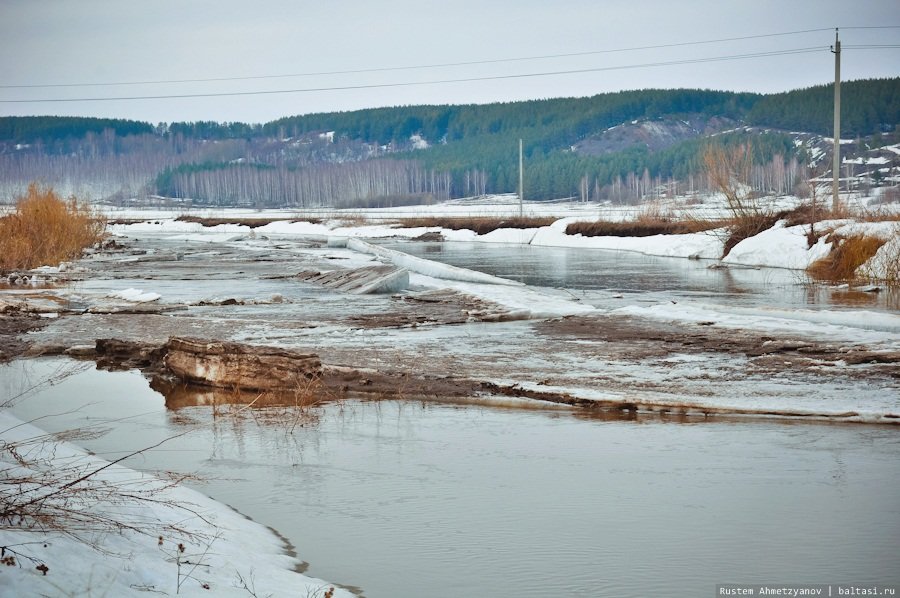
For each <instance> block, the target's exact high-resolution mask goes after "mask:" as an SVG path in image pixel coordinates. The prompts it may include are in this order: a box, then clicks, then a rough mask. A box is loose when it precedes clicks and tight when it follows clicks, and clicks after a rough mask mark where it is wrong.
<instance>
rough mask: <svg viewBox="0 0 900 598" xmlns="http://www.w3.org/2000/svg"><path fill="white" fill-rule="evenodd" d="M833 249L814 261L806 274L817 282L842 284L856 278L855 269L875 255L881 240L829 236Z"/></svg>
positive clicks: (858, 236)
mask: <svg viewBox="0 0 900 598" xmlns="http://www.w3.org/2000/svg"><path fill="white" fill-rule="evenodd" d="M831 241H832V242H833V243H835V244H836V245H835V247H834V248H833V249H832V250H831V253H829V254H828V255H827V256H826V257H824V258H822V259H820V260H816V261H815V262H814V263H813V264H812V265H810V267H809V268H807V272H809V275H810V276H812V277H813V278H815V279H817V280H826V281H829V282H844V281H849V280H853V279H854V278H856V269H857V268H859V267H860V266H862V265H863V264H864V263H866V261H867V260H868V259H869V258H871V257H872V256H873V255H875V254H876V253H877V252H878V250H879V249H880V248H881V246H882V245H884V244H885V241H884V240H883V239H878V238H876V237H864V236H862V235H854V236H852V237H837V236H836V235H832V236H831Z"/></svg>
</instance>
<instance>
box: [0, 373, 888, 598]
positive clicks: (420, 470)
mask: <svg viewBox="0 0 900 598" xmlns="http://www.w3.org/2000/svg"><path fill="white" fill-rule="evenodd" d="M66 363H70V362H68V361H67V360H59V359H53V360H38V361H33V360H32V361H28V362H17V363H14V364H11V365H7V366H4V367H3V368H2V370H0V380H2V381H3V382H4V386H3V389H4V390H6V391H7V392H9V389H10V388H11V386H15V383H14V382H13V381H38V380H41V379H43V378H45V377H47V376H48V375H49V374H50V373H51V372H54V371H57V368H58V367H60V366H61V365H64V364H66ZM98 389H103V390H102V394H101V393H98ZM15 413H16V414H17V415H18V416H20V417H21V418H23V419H27V418H30V417H33V416H37V415H40V414H45V413H65V415H62V416H58V417H53V418H49V419H43V420H41V425H42V426H44V427H45V428H47V429H49V430H62V429H67V428H71V427H76V426H85V425H86V426H96V427H100V428H105V429H108V433H107V434H106V435H104V436H102V437H100V438H98V439H95V440H92V441H90V442H88V443H86V446H87V447H88V448H89V449H91V450H93V451H95V452H96V453H97V454H99V455H101V456H103V457H105V458H107V459H112V458H115V457H118V456H120V455H122V454H124V453H126V452H127V451H131V450H134V449H136V448H140V447H142V446H149V445H151V444H153V443H156V442H158V441H160V440H162V439H164V438H167V437H170V436H173V435H175V434H178V433H181V432H183V431H188V430H189V431H190V433H189V434H187V435H186V436H183V437H180V438H176V439H173V440H171V441H170V442H168V443H167V444H165V445H163V446H162V447H160V448H159V449H157V450H154V451H152V452H149V453H146V454H143V455H141V456H140V457H139V458H138V459H136V460H133V462H131V463H130V465H131V466H132V467H136V468H140V469H163V468H165V469H175V470H177V471H180V472H190V473H198V474H200V475H201V476H203V477H204V478H206V480H207V483H205V484H201V485H199V486H197V487H198V488H199V489H200V490H201V491H203V492H204V493H208V494H209V495H211V496H213V497H214V498H216V499H218V500H220V501H223V502H225V503H227V504H229V505H231V506H233V507H234V508H236V509H238V510H239V511H240V512H242V513H244V514H246V515H248V516H250V517H252V518H253V519H255V520H257V521H259V522H262V523H264V524H267V525H271V526H273V527H275V528H276V529H277V530H278V531H279V532H280V533H282V534H283V535H285V536H286V537H287V539H288V540H289V541H290V542H291V543H292V544H293V545H294V547H295V549H296V551H297V552H298V554H299V555H300V556H301V558H303V559H304V560H306V561H308V562H309V563H310V567H309V573H310V574H311V575H315V576H318V577H323V578H325V579H329V580H331V581H333V582H336V583H341V584H343V585H345V586H353V587H356V588H358V589H359V590H360V591H361V593H362V594H363V595H365V596H366V597H368V598H386V597H399V598H403V597H410V598H411V597H418V596H435V597H448V598H449V597H454V596H463V595H482V594H483V595H493V596H534V597H538V596H548V595H560V596H565V595H572V596H610V595H615V596H624V597H635V598H636V597H640V596H648V595H666V596H676V597H681V596H684V597H689V596H706V595H709V596H712V595H713V593H714V588H715V585H716V584H718V583H757V582H759V583H762V582H769V581H772V580H781V581H784V580H794V579H798V580H805V581H807V582H810V583H829V582H838V581H839V582H850V581H854V580H855V581H859V582H862V581H863V580H879V582H880V583H888V582H893V583H896V582H898V581H900V576H898V574H897V570H896V554H897V550H898V549H900V501H898V500H897V498H898V496H900V436H898V434H897V431H896V429H895V427H894V426H877V425H874V426H873V425H859V424H821V423H803V422H795V421H777V420H768V421H765V420H746V419H743V420H742V419H740V418H737V419H727V418H726V419H721V418H720V419H718V420H716V421H715V422H714V423H709V422H704V421H703V420H702V419H701V420H696V419H693V420H692V419H687V420H681V423H679V420H678V419H677V418H666V417H660V416H655V415H648V416H634V417H632V418H630V419H627V418H623V417H604V418H601V419H594V418H591V417H589V416H586V415H584V414H580V415H579V414H578V413H577V412H572V411H568V410H566V411H560V410H551V411H547V410H522V409H511V408H500V407H491V406H485V405H482V406H477V405H468V406H462V405H450V404H438V403H433V402H422V401H411V400H401V401H385V402H363V401H355V400H350V401H343V402H339V403H332V404H326V405H321V406H319V407H316V408H314V409H311V410H308V411H306V412H304V413H303V414H297V413H296V412H293V411H286V410H285V409H282V408H277V407H270V408H267V409H255V410H240V407H228V406H220V407H219V408H218V409H217V410H214V409H213V408H212V407H211V406H194V407H191V406H181V407H179V408H178V409H170V408H167V406H166V400H165V398H164V397H163V396H161V395H159V394H157V393H155V392H154V391H152V390H150V388H149V386H148V383H147V380H146V379H145V378H144V377H143V376H141V375H140V374H138V373H136V372H119V373H109V372H99V371H94V370H93V369H92V368H88V369H82V370H80V371H79V372H78V373H76V374H75V375H72V376H70V377H68V378H66V379H65V380H64V381H63V382H62V383H61V384H59V385H57V386H53V387H51V388H47V389H45V390H42V391H41V392H39V393H38V394H37V395H35V396H33V397H31V398H29V399H28V400H27V401H23V402H21V403H20V404H19V405H18V407H17V408H16V409H15ZM684 421H687V422H689V423H684Z"/></svg>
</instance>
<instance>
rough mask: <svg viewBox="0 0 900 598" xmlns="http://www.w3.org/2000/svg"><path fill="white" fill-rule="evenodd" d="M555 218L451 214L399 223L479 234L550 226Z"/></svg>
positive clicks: (407, 219)
mask: <svg viewBox="0 0 900 598" xmlns="http://www.w3.org/2000/svg"><path fill="white" fill-rule="evenodd" d="M556 220H557V218H554V217H552V216H548V217H538V216H523V217H521V218H519V217H518V216H516V217H510V218H493V217H486V216H473V217H452V216H433V217H424V218H404V219H402V220H400V225H401V226H403V227H404V228H418V227H440V228H446V229H450V230H464V229H465V230H471V231H474V232H476V233H477V234H479V235H484V234H487V233H489V232H491V231H494V230H497V229H498V228H540V227H542V226H550V225H551V224H553V223H554V222H556Z"/></svg>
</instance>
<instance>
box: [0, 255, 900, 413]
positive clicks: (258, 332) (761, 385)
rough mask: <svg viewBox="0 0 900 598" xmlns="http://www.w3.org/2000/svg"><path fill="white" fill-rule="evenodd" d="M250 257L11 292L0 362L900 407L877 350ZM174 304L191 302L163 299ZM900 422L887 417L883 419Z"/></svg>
mask: <svg viewBox="0 0 900 598" xmlns="http://www.w3.org/2000/svg"><path fill="white" fill-rule="evenodd" d="M257 245H258V246H254V247H253V251H246V250H243V249H238V248H235V247H234V246H233V245H229V244H227V243H203V244H183V243H175V242H170V241H165V240H142V239H139V240H128V241H124V242H122V243H120V244H117V245H116V246H115V247H114V249H113V250H111V251H105V252H96V253H94V254H93V255H91V256H89V257H87V258H86V259H84V260H82V261H81V262H80V263H79V264H78V265H77V266H78V268H77V272H78V274H75V275H71V274H70V275H68V276H69V277H70V278H68V279H67V280H66V281H65V282H64V283H63V282H61V281H53V280H50V281H48V284H47V285H46V286H45V287H44V288H36V289H33V290H23V289H19V288H5V289H0V301H3V302H4V304H5V305H6V307H5V309H4V313H3V314H2V315H0V331H2V335H0V359H3V360H9V359H12V358H15V357H20V356H26V357H37V356H41V355H60V354H65V355H71V356H73V357H76V358H79V359H91V360H96V361H97V362H98V364H99V365H100V366H101V367H106V368H138V369H141V370H142V371H144V372H145V373H146V375H147V376H148V378H151V379H154V385H155V388H158V389H159V390H162V391H164V393H165V394H166V395H167V396H168V397H170V398H171V401H172V403H173V405H176V404H185V403H186V402H190V401H191V400H195V399H190V398H188V397H189V396H196V395H197V394H198V393H200V394H202V393H207V392H208V389H203V388H200V389H199V390H196V389H192V388H190V387H189V386H186V385H185V384H184V383H183V381H179V380H177V379H175V378H173V377H171V376H168V377H167V376H166V375H161V370H160V366H159V355H158V354H157V355H156V357H153V358H148V357H147V356H148V354H151V353H153V351H154V349H157V350H158V349H159V348H160V347H162V346H163V345H165V343H166V342H167V341H168V340H169V338H170V337H174V336H183V335H184V334H185V333H186V332H187V333H189V335H190V336H193V337H199V338H204V339H207V340H220V341H223V340H227V341H234V342H239V343H244V344H247V345H250V346H254V345H272V346H278V347H287V348H291V349H298V350H304V351H308V352H311V353H314V354H315V355H316V356H318V358H320V359H321V362H322V364H323V370H322V376H321V380H320V382H321V389H320V390H321V392H322V396H323V397H326V399H327V398H328V397H330V398H335V397H336V398H342V397H346V396H351V395H352V396H356V395H362V396H367V397H374V398H397V397H401V398H419V397H427V398H431V399H440V398H447V399H461V398H466V397H472V396H476V395H493V396H506V397H520V398H527V399H535V400H541V401H550V402H554V403H563V404H567V405H573V406H578V407H581V408H585V409H601V410H618V411H629V412H633V411H651V412H662V413H690V414H698V415H703V416H709V415H715V414H725V413H728V414H757V415H768V414H775V415H782V416H797V417H809V416H816V415H822V414H817V413H816V410H815V409H810V408H808V407H806V406H805V405H801V406H799V407H795V408H791V407H785V408H778V409H772V408H766V406H765V405H763V406H762V407H760V406H758V405H756V404H751V405H748V406H747V407H746V408H743V407H741V406H740V405H724V406H723V405H719V404H718V403H723V402H727V401H726V400H725V399H723V398H722V397H725V398H728V397H732V396H739V395H740V394H741V393H743V394H744V395H747V396H750V397H754V396H762V397H769V396H770V395H771V394H772V393H777V392H781V390H779V387H783V388H786V389H788V390H787V392H789V393H794V394H790V395H789V396H791V397H795V396H803V397H808V396H809V395H810V394H814V393H831V394H832V395H834V396H840V394H841V393H848V392H850V393H852V392H855V391H856V389H864V388H881V389H886V391H887V392H890V393H895V394H896V393H897V392H898V388H900V382H898V380H900V368H898V367H897V364H898V362H900V352H897V351H892V350H885V349H884V348H883V347H882V348H870V347H868V346H866V345H865V344H864V343H847V342H830V341H824V340H819V339H811V338H807V337H803V336H801V335H792V334H775V333H771V332H760V331H753V330H736V329H732V328H727V327H720V326H717V323H716V322H714V321H709V322H693V323H683V322H666V321H659V320H647V319H641V318H638V317H631V316H623V315H620V314H610V313H607V312H603V311H598V312H596V313H590V314H582V315H574V316H566V317H556V318H522V317H521V315H520V314H519V313H515V312H512V311H510V310H508V309H505V308H503V306H501V305H497V304H493V303H491V302H489V301H485V300H483V299H479V298H477V297H474V296H471V295H467V294H461V293H458V292H448V291H441V290H432V291H427V292H422V291H408V292H402V293H394V294H382V295H364V296H353V295H347V294H341V293H339V292H333V291H328V290H323V289H321V288H318V287H315V286H314V285H311V284H309V283H307V282H304V281H303V280H300V279H298V277H297V274H298V273H301V272H308V271H310V270H312V269H319V270H326V269H334V268H340V267H341V266H343V265H344V262H346V261H347V260H348V259H350V258H348V257H347V255H346V253H341V252H339V251H336V250H330V249H328V248H327V247H322V246H316V244H314V243H312V244H311V243H307V244H304V245H303V246H302V247H301V248H299V249H302V250H298V246H297V245H296V244H289V243H280V242H274V241H273V242H269V241H266V240H263V241H261V242H258V243H257ZM71 277H74V278H75V281H74V282H73V279H72V278H71ZM137 282H140V283H142V284H144V285H146V286H147V288H148V289H154V288H161V289H162V291H163V292H162V294H163V299H162V300H159V301H151V302H146V303H132V302H127V301H121V300H117V299H115V298H110V295H111V294H110V293H109V289H115V288H119V287H122V286H126V285H135V284H136V283H137ZM201 287H202V288H206V287H208V289H209V290H208V291H200V290H197V289H198V288H201ZM73 289H74V290H75V292H73ZM269 290H272V291H277V292H272V293H269ZM167 291H168V292H167ZM179 294H181V295H184V298H182V299H180V300H179V299H178V298H177V297H176V298H175V299H169V300H167V297H166V295H176V296H177V295H179ZM63 304H65V306H66V308H65V309H58V311H55V312H54V310H55V309H57V307H54V306H59V305H63ZM30 311H42V312H51V313H52V315H53V316H55V317H51V318H47V317H37V315H36V314H33V313H29V312H30ZM45 315H46V314H45ZM102 339H114V340H115V341H121V342H122V343H124V344H123V345H122V346H123V347H131V349H123V351H122V352H121V354H119V355H117V356H112V357H111V356H110V355H109V354H103V352H102V351H99V352H98V350H97V348H98V340H102ZM217 392H218V394H219V395H223V392H222V391H217ZM251 394H252V393H251ZM257 394H258V393H257ZM232 395H234V393H232ZM253 396H256V395H253ZM204 400H205V399H204ZM214 400H216V401H220V400H226V399H224V398H223V397H222V396H219V398H216V399H214ZM240 400H246V398H244V399H240ZM273 400H276V401H277V400H281V401H283V402H284V401H285V399H273ZM823 413H825V412H823ZM827 415H828V416H829V417H837V418H841V419H853V418H854V417H855V416H856V415H857V414H856V413H855V412H854V411H853V410H839V411H833V410H832V411H831V412H828V413H827ZM896 418H898V414H895V413H893V412H890V413H887V414H886V417H883V418H882V421H890V420H893V419H896Z"/></svg>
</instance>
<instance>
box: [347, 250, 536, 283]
mask: <svg viewBox="0 0 900 598" xmlns="http://www.w3.org/2000/svg"><path fill="white" fill-rule="evenodd" d="M347 247H348V248H350V249H352V250H354V251H359V252H360V253H368V254H372V255H375V256H378V257H379V258H382V259H385V260H388V261H390V262H391V263H392V264H394V265H395V266H397V267H399V268H406V269H407V270H409V271H411V272H416V273H418V274H424V275H426V276H431V277H433V278H440V279H443V280H456V281H460V282H476V283H481V284H499V285H507V286H524V285H523V283H521V282H519V281H516V280H509V279H508V278H500V277H499V276H492V275H490V274H485V273H484V272H477V271H475V270H468V269H466V268H459V267H456V266H450V265H448V264H441V263H439V262H434V261H431V260H426V259H423V258H420V257H416V256H412V255H409V254H406V253H403V252H402V251H396V250H393V249H387V248H385V247H379V246H377V245H372V244H371V243H367V242H365V241H362V240H360V239H348V240H347Z"/></svg>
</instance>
